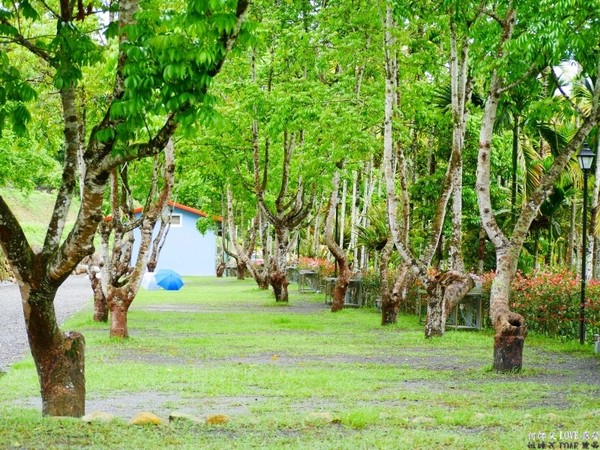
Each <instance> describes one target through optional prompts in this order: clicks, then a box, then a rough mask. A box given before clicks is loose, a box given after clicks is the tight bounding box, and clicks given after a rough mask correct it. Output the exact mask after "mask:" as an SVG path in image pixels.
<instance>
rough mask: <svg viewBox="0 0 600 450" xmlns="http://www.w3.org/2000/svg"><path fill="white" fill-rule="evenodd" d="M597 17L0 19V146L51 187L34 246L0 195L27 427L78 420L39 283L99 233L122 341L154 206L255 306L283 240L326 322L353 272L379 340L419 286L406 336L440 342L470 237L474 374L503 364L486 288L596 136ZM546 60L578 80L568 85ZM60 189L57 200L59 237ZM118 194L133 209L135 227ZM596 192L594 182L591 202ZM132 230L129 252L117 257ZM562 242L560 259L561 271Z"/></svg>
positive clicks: (77, 371) (63, 354) (495, 313)
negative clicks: (314, 285)
mask: <svg viewBox="0 0 600 450" xmlns="http://www.w3.org/2000/svg"><path fill="white" fill-rule="evenodd" d="M598 6H600V5H599V4H598V2H597V1H595V0H594V1H583V0H560V1H553V2H550V1H546V0H541V1H540V0H537V1H535V2H533V1H529V0H526V1H521V2H519V3H518V4H517V3H516V2H514V1H511V0H502V1H499V2H498V1H495V2H488V1H485V0H482V1H477V2H476V1H460V2H459V1H456V0H444V1H441V2H430V1H414V2H411V1H407V2H396V1H392V0H387V1H384V0H379V1H376V2H372V1H367V0H346V1H341V0H340V1H334V0H287V1H285V2H284V1H275V2H265V1H262V0H256V1H255V2H253V4H252V6H251V7H250V8H248V3H247V2H246V1H243V0H239V1H235V0H193V1H190V2H187V3H182V4H173V5H171V7H169V8H166V7H165V5H164V4H163V2H161V1H159V0H149V1H148V2H144V3H143V4H142V3H140V2H139V1H138V0H120V1H118V2H114V3H113V2H111V3H110V4H105V3H102V2H99V3H97V4H96V3H91V4H90V6H89V7H84V5H83V4H82V3H81V2H79V3H76V2H71V3H69V2H60V4H56V5H55V4H53V3H47V2H44V1H39V2H37V1H31V2H29V1H26V2H21V3H18V4H13V3H10V4H8V3H6V4H5V3H4V2H3V3H0V41H1V44H2V46H1V47H0V59H1V60H2V65H1V66H0V79H2V83H3V84H2V86H1V87H0V108H1V109H0V119H1V120H0V130H1V131H2V132H3V133H4V137H3V138H2V140H1V142H2V146H3V147H2V152H3V155H4V154H6V155H7V158H8V157H10V158H13V159H14V160H18V159H19V158H21V159H23V158H28V159H29V160H32V161H33V160H34V158H35V157H37V158H38V159H37V161H36V164H35V165H34V167H35V173H36V176H35V179H36V180H38V181H36V184H38V185H40V184H41V185H43V184H54V186H55V192H56V198H57V200H56V204H55V208H54V213H53V216H52V220H51V222H50V224H49V226H48V232H47V235H46V239H45V241H44V244H43V246H42V248H40V249H34V248H32V246H31V245H30V243H29V242H28V240H27V237H26V235H25V233H24V231H23V228H22V227H21V225H20V224H19V222H18V220H17V219H16V217H15V216H14V214H13V213H12V212H11V210H10V208H9V206H8V205H7V204H6V203H5V202H4V200H3V199H2V198H1V197H0V244H1V246H2V249H3V251H4V253H5V255H6V257H7V259H8V261H9V264H10V266H11V269H12V271H13V272H14V274H15V276H16V278H17V280H18V282H19V285H20V286H21V292H22V296H23V305H24V314H25V321H26V324H27V331H28V336H29V341H30V345H31V350H32V354H33V357H34V361H35V363H36V368H37V370H38V374H39V379H40V385H41V393H42V400H43V413H44V414H48V415H73V416H80V415H82V414H83V410H84V396H85V377H84V368H83V352H84V339H83V336H82V335H81V334H79V333H76V332H70V333H63V332H62V331H61V330H60V329H59V328H58V326H57V323H56V318H55V314H54V306H53V300H54V296H55V294H56V290H57V289H58V287H59V286H60V285H61V284H62V282H63V281H64V280H65V279H66V277H67V276H68V275H69V274H70V273H71V272H72V271H73V269H74V268H75V267H76V265H77V264H79V263H80V262H81V260H82V259H83V258H85V257H90V256H91V255H93V254H94V251H95V248H94V242H95V241H94V239H95V235H96V233H97V231H99V235H100V239H99V242H100V244H101V249H102V251H101V255H100V256H101V259H100V260H99V261H96V263H95V264H94V262H93V261H91V264H90V266H92V267H93V266H94V265H98V266H101V269H100V270H101V272H102V276H101V278H100V279H99V280H100V283H98V282H96V286H95V287H96V292H97V293H98V296H97V297H98V298H100V299H105V300H106V303H107V305H108V309H109V310H110V313H111V335H113V336H120V337H125V336H127V322H126V317H127V309H128V308H129V305H130V304H131V301H132V300H133V298H134V297H135V294H136V293H137V289H138V287H139V283H140V278H141V276H142V273H143V271H144V269H145V267H144V266H145V265H146V264H147V263H148V258H151V253H152V250H151V249H152V246H151V244H150V241H151V239H152V230H153V228H154V226H155V224H156V223H157V222H158V221H159V217H160V215H161V213H162V211H163V208H162V206H163V205H164V202H165V201H166V200H167V199H168V198H169V196H170V195H171V190H172V189H173V190H174V192H175V194H176V195H177V199H178V201H180V202H184V203H186V204H190V205H192V206H197V207H201V208H202V209H204V210H206V211H210V212H213V213H214V214H218V215H222V216H223V217H224V219H225V224H226V225H225V227H224V228H226V230H225V232H226V233H228V234H229V236H230V237H231V239H230V240H231V242H232V244H233V247H232V248H231V249H230V252H231V253H232V254H233V255H235V256H236V258H238V264H239V265H240V267H241V266H242V264H243V265H245V266H247V267H248V269H249V270H250V272H251V273H252V275H253V276H254V277H255V278H256V280H257V283H258V285H259V286H261V287H263V288H266V287H268V286H269V285H270V286H272V288H273V291H274V294H275V297H276V299H277V300H278V301H287V300H288V291H287V287H288V280H287V275H286V268H287V264H288V254H289V252H290V249H291V248H292V247H294V246H295V245H298V242H300V246H299V247H300V250H301V251H302V248H303V247H304V248H305V249H312V252H313V253H317V252H319V251H320V248H321V247H320V246H321V245H322V244H323V245H325V246H326V247H327V249H328V250H329V252H330V253H331V255H332V257H333V258H334V259H335V260H336V263H337V267H338V277H337V282H336V286H335V291H334V301H333V306H332V310H333V311H336V310H339V309H341V308H342V307H343V301H344V297H345V291H346V289H347V287H348V283H349V279H350V277H351V275H352V271H353V270H356V269H366V268H368V267H371V268H372V269H374V270H378V271H379V273H380V277H381V280H382V286H383V288H382V293H381V296H382V323H383V324H389V323H394V322H395V321H396V320H397V314H398V307H399V305H400V303H401V302H402V299H403V297H404V296H405V295H406V292H407V289H408V287H409V286H411V285H412V284H413V283H414V282H415V281H416V280H419V281H420V282H421V283H422V284H423V285H424V286H425V287H426V289H427V292H428V295H429V300H428V320H427V324H426V336H427V337H431V336H436V335H441V334H443V332H444V326H445V316H446V314H447V311H449V309H450V308H451V307H452V306H453V304H454V303H456V302H457V301H459V300H460V299H461V298H462V296H463V295H464V294H465V293H466V292H467V291H468V290H469V289H470V288H471V287H472V285H473V280H472V277H471V276H469V274H468V272H469V270H467V268H471V267H477V268H478V269H479V268H480V266H482V265H483V264H484V262H485V256H484V255H485V251H484V250H485V245H486V244H485V241H486V239H485V236H487V239H488V244H487V245H488V249H489V251H488V254H490V255H493V256H494V258H492V259H493V261H491V262H489V263H488V267H490V268H494V269H495V270H496V277H495V279H494V284H493V286H492V292H491V299H490V302H491V303H490V306H491V308H490V311H491V319H492V322H493V323H494V327H495V330H496V335H495V343H494V366H495V368H496V370H499V371H505V370H514V369H519V368H520V367H521V364H522V348H523V342H524V339H525V337H526V334H527V327H526V323H525V319H524V318H523V317H522V316H520V315H519V314H516V313H514V312H512V311H511V310H510V308H509V302H508V298H509V286H510V281H511V279H512V278H513V276H514V274H515V272H516V270H517V266H518V262H519V255H520V254H521V251H522V249H523V246H524V245H526V243H527V239H528V236H529V229H530V227H531V225H532V224H534V223H538V225H539V226H538V227H537V229H538V230H539V229H542V225H543V223H544V219H543V217H544V215H545V216H546V218H549V219H548V221H550V222H551V220H552V219H553V218H556V216H557V211H558V210H559V208H558V206H559V205H560V203H561V202H562V200H561V196H560V192H561V191H562V192H563V193H565V192H567V191H568V190H569V189H570V187H571V186H572V187H577V186H578V182H579V179H578V177H579V175H576V176H571V177H565V176H564V174H565V173H566V172H565V169H566V168H567V166H568V165H569V164H572V163H573V156H574V155H575V153H576V152H577V150H578V149H579V148H580V147H581V145H582V144H583V142H584V140H585V139H586V138H588V136H589V135H590V133H592V130H593V129H594V127H595V126H596V124H597V121H598V114H599V112H598V96H599V95H600V80H599V77H598V71H599V70H600V64H599V62H600V60H599V56H600V53H599V44H600V25H599V24H598V23H597V20H596V18H597V13H596V11H597V9H598ZM236 41H238V44H239V45H238V46H237V48H236V49H234V51H232V49H233V44H234V42H236ZM566 61H571V64H573V65H574V66H576V67H577V68H578V76H577V79H575V80H569V83H568V84H565V82H564V81H565V80H564V79H561V75H560V73H559V70H561V69H560V68H561V67H562V68H563V69H564V67H566V66H565V62H566ZM563 72H566V71H565V70H563ZM217 74H219V76H218V77H216V75H217ZM215 77H216V78H215ZM213 78H214V79H213ZM577 83H579V85H580V86H581V87H579V88H575V87H574V86H576V85H577ZM586 87H587V88H586ZM576 94H577V95H576ZM590 139H591V140H590V142H592V141H593V142H597V138H596V137H595V136H594V135H593V133H592V137H590ZM594 139H595V140H594ZM36 155H40V156H36ZM144 158H151V159H153V161H152V163H148V162H143V161H141V160H143V159H144ZM56 160H60V161H61V163H62V169H61V170H60V171H59V173H60V177H56V176H55V175H53V173H52V169H53V168H54V167H55V166H54V165H53V163H52V161H56ZM24 177H25V175H24V174H20V175H19V172H18V171H15V172H14V173H12V174H11V173H4V172H2V177H1V178H0V179H1V180H2V181H3V182H4V183H13V184H19V183H21V184H26V183H24V182H23V181H19V180H21V179H22V178H24ZM25 178H26V177H25ZM31 178H32V177H30V179H31ZM596 179H597V180H598V179H600V177H596ZM174 180H177V181H176V182H175V181H174ZM569 183H570V185H569ZM173 185H175V186H174V187H173ZM596 186H598V185H596ZM74 196H79V197H80V198H81V207H80V210H79V213H78V218H77V221H76V223H75V226H74V227H73V229H72V230H70V231H69V232H68V234H67V235H66V236H64V232H65V215H66V213H67V211H68V209H69V206H70V204H71V200H72V198H73V197H74ZM565 196H566V195H564V196H563V198H564V197H565ZM134 199H137V201H138V202H141V203H142V204H144V205H145V206H144V211H143V213H142V215H141V216H140V217H139V218H138V217H136V216H135V215H134V214H133V210H134V206H135V203H134ZM597 199H598V189H597V188H596V189H594V205H596V209H597ZM338 206H339V207H340V208H341V209H342V211H341V214H340V215H341V217H345V216H346V215H347V213H348V215H349V216H350V218H351V220H350V221H349V223H348V224H347V225H346V222H345V221H344V220H338ZM540 207H541V208H542V215H540V213H539V210H540ZM106 216H110V220H104V217H106ZM573 216H574V213H573ZM163 222H164V221H163ZM336 224H337V226H336ZM134 228H139V229H140V230H141V236H142V241H143V243H144V244H143V245H142V249H143V251H141V252H140V253H139V254H138V258H137V260H136V261H134V263H133V264H132V263H131V257H132V230H133V229H134ZM336 228H337V233H336ZM572 229H573V230H575V227H574V226H573V227H572ZM548 230H552V227H549V228H548ZM346 232H347V234H348V239H347V240H346V239H345V238H344V236H345V234H346ZM550 233H551V231H550ZM321 235H322V237H321ZM246 236H247V237H246ZM572 236H573V237H572V239H570V244H569V245H565V246H564V247H565V249H567V250H568V251H566V252H564V254H565V258H567V259H568V258H570V259H571V260H574V257H573V255H574V253H575V252H574V251H573V248H574V242H575V232H574V231H573V232H572ZM552 240H553V238H552V235H550V236H549V238H548V239H547V241H546V242H552ZM537 241H538V240H534V242H537ZM592 242H593V241H592ZM595 245H596V248H597V247H598V246H597V243H596V244H595ZM159 247H160V242H157V243H156V244H155V246H154V248H159ZM257 248H260V249H261V250H262V257H263V258H262V259H263V265H262V266H259V265H256V264H255V263H254V261H253V258H252V253H253V251H254V250H255V249H257ZM465 249H466V250H467V251H466V252H465V251H464V250H465ZM550 251H551V250H549V252H550ZM532 253H533V254H535V252H533V251H532ZM550 259H552V257H551V258H550ZM599 259H600V258H599ZM433 269H436V270H433ZM92 279H93V280H98V278H96V277H95V276H92ZM97 312H98V318H99V319H101V318H105V317H106V316H105V315H104V316H103V315H102V311H101V310H100V308H98V311H97Z"/></svg>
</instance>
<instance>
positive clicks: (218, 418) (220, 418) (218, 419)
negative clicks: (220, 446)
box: [204, 414, 230, 425]
mask: <svg viewBox="0 0 600 450" xmlns="http://www.w3.org/2000/svg"><path fill="white" fill-rule="evenodd" d="M229 420H230V417H229V416H226V415H225V414H212V415H210V416H208V417H206V419H205V420H204V422H206V423H207V424H209V425H221V424H224V423H227V422H229Z"/></svg>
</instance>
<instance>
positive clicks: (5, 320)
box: [0, 275, 93, 372]
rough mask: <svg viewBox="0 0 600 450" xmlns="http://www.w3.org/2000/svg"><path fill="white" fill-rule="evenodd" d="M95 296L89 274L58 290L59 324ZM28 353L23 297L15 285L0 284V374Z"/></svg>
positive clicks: (71, 278)
mask: <svg viewBox="0 0 600 450" xmlns="http://www.w3.org/2000/svg"><path fill="white" fill-rule="evenodd" d="M92 295H93V291H92V288H91V286H90V280H89V279H88V277H87V276H86V275H78V276H71V277H69V278H68V279H67V281H65V282H64V283H63V285H62V286H61V287H60V289H59V290H58V293H57V295H56V300H55V302H54V307H55V308H56V316H57V318H58V323H59V324H62V323H63V322H64V321H65V320H67V319H68V318H69V317H70V316H71V314H73V313H75V312H77V311H79V310H81V309H82V308H83V307H84V306H85V304H86V303H88V301H91V298H92ZM28 352H29V344H28V342H27V332H26V331H25V322H24V320H23V309H22V306H21V294H20V292H19V287H18V286H17V285H16V284H14V283H2V284H0V372H5V371H6V370H7V369H8V367H9V366H10V365H11V364H13V363H15V362H17V361H19V360H20V359H22V358H23V357H24V356H25V355H27V353H28Z"/></svg>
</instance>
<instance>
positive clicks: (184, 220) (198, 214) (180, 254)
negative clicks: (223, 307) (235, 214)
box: [134, 202, 219, 276]
mask: <svg viewBox="0 0 600 450" xmlns="http://www.w3.org/2000/svg"><path fill="white" fill-rule="evenodd" d="M169 207H170V208H172V211H173V212H172V214H171V227H170V229H169V233H168V234H167V237H166V239H165V244H164V246H163V248H162V250H161V252H160V256H159V258H158V265H157V267H156V270H157V271H158V270H160V269H171V270H174V271H175V272H177V273H179V274H180V275H183V276H214V275H215V273H216V260H217V237H216V235H215V232H214V231H207V232H206V234H204V235H202V234H200V232H199V231H198V229H197V228H196V221H197V220H219V219H212V218H210V217H208V216H207V214H206V213H204V212H203V211H200V210H198V209H195V208H190V207H189V206H185V205H181V204H179V203H175V202H169ZM140 210H141V209H140ZM158 226H159V225H158V224H157V227H156V230H157V231H158ZM138 236H139V235H138ZM135 254H137V251H135V250H134V256H135Z"/></svg>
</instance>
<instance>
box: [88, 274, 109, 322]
mask: <svg viewBox="0 0 600 450" xmlns="http://www.w3.org/2000/svg"><path fill="white" fill-rule="evenodd" d="M90 282H91V284H92V289H93V291H94V322H105V323H106V322H108V304H107V303H106V297H105V296H104V291H103V290H102V281H100V280H99V279H98V278H97V277H96V275H94V276H93V277H92V276H90Z"/></svg>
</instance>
